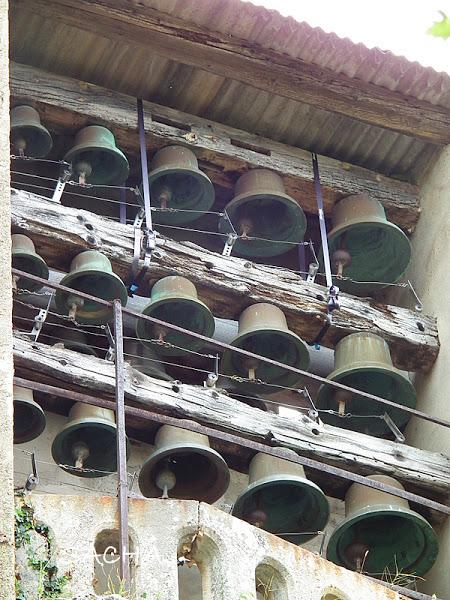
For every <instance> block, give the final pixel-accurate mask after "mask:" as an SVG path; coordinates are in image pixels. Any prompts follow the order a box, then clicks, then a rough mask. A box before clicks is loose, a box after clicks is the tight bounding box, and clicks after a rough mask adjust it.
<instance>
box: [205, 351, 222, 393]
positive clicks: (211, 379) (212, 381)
mask: <svg viewBox="0 0 450 600" xmlns="http://www.w3.org/2000/svg"><path fill="white" fill-rule="evenodd" d="M218 379H219V355H218V354H216V355H215V356H214V373H208V375H207V377H206V380H205V381H204V382H203V387H205V388H213V389H214V388H215V387H216V383H217V381H218Z"/></svg>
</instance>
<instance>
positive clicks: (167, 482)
mask: <svg viewBox="0 0 450 600" xmlns="http://www.w3.org/2000/svg"><path fill="white" fill-rule="evenodd" d="M155 483H156V485H157V486H158V487H159V489H160V490H161V491H162V496H161V498H162V499H164V500H166V499H168V498H169V494H168V492H169V491H170V490H171V489H173V488H174V487H175V485H176V483H177V479H176V477H175V473H174V472H173V471H171V470H170V469H169V467H168V466H167V465H166V466H165V467H164V468H163V469H162V471H160V472H159V473H158V475H157V476H156V480H155Z"/></svg>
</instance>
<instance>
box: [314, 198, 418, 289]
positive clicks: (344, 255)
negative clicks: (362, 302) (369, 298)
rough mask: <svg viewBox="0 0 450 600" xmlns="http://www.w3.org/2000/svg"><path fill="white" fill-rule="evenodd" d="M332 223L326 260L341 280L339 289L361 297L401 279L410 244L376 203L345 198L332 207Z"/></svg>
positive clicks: (372, 200)
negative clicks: (327, 258)
mask: <svg viewBox="0 0 450 600" xmlns="http://www.w3.org/2000/svg"><path fill="white" fill-rule="evenodd" d="M332 220H333V229H332V230H331V231H330V232H329V234H328V243H329V250H330V260H331V263H332V266H334V268H335V271H336V273H337V275H338V277H339V276H343V277H344V278H343V279H341V280H340V281H339V283H338V285H339V288H340V289H341V290H343V291H345V292H348V293H350V294H355V295H359V296H363V295H366V294H369V293H371V292H374V291H376V290H379V289H382V288H383V287H385V286H383V285H380V284H381V283H385V284H389V283H395V282H397V281H398V280H399V279H400V277H402V275H403V274H404V273H405V271H406V269H407V267H408V265H409V263H410V260H411V244H410V241H409V240H408V238H407V237H406V235H405V234H404V233H403V231H402V230H401V229H400V228H399V227H397V225H394V223H390V222H389V221H388V220H387V219H386V214H385V211H384V208H383V206H382V205H381V203H380V202H378V200H374V199H373V198H369V196H367V195H366V194H357V195H355V196H348V197H347V198H344V199H343V200H341V201H340V202H338V203H337V204H336V205H335V206H334V209H333V216H332ZM321 258H322V262H323V257H321ZM346 277H348V278H350V279H352V280H354V281H356V282H361V283H353V282H352V281H348V280H347V279H345V278H346ZM371 282H379V283H371Z"/></svg>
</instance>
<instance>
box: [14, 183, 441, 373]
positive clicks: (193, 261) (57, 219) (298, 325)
mask: <svg viewBox="0 0 450 600" xmlns="http://www.w3.org/2000/svg"><path fill="white" fill-rule="evenodd" d="M11 199H12V225H13V231H15V232H22V233H25V234H27V235H29V236H30V237H31V238H32V239H33V240H34V242H35V244H36V247H37V250H38V252H39V253H40V254H41V255H42V256H43V257H44V258H45V260H46V261H47V262H48V264H49V265H50V266H51V267H53V268H55V269H59V270H61V271H68V270H69V264H70V260H71V259H72V258H73V257H74V256H75V255H76V254H78V253H79V252H80V251H81V250H83V249H97V250H100V251H101V252H103V253H104V254H105V255H106V256H108V258H109V259H110V260H111V262H112V264H113V267H114V270H115V271H116V272H117V273H118V274H119V275H120V276H122V277H126V276H127V275H128V273H129V271H130V267H131V263H132V258H133V241H134V234H133V228H132V226H131V225H123V224H120V223H118V222H115V221H113V220H111V219H108V218H106V217H101V216H98V215H96V214H94V213H90V212H87V211H83V210H78V209H75V208H71V207H66V206H61V205H60V204H56V203H54V202H52V201H51V200H48V199H47V198H43V197H41V196H38V195H36V194H32V193H29V192H25V191H23V190H20V191H19V190H14V189H13V190H11ZM163 241H164V244H163V245H160V246H158V249H157V251H156V252H155V253H154V255H153V258H152V263H151V268H150V270H149V272H148V276H147V281H146V283H147V284H148V285H149V286H150V285H152V284H153V282H154V281H156V280H158V279H160V278H161V277H164V276H166V275H182V276H185V277H187V278H188V279H190V280H191V281H192V282H193V283H194V284H195V285H196V287H197V290H198V292H199V296H200V298H201V299H202V300H203V301H204V302H206V304H207V305H208V306H209V307H210V308H211V310H212V312H213V313H214V315H215V316H216V317H223V318H229V319H237V318H238V317H239V315H240V313H241V312H242V310H243V309H244V308H246V307H247V306H249V305H251V304H254V303H255V302H270V303H272V304H275V305H277V306H279V307H280V308H281V310H283V312H284V313H285V315H286V318H287V321H288V324H289V327H290V328H291V329H292V330H293V331H294V332H295V333H297V334H298V335H300V336H301V337H302V338H303V339H304V340H305V341H310V340H314V339H315V337H316V336H317V333H318V332H319V331H320V330H321V328H322V326H323V324H324V322H325V319H326V294H327V292H326V289H325V288H324V287H322V286H319V285H316V284H310V283H307V282H305V281H303V280H302V279H300V277H299V276H298V275H296V274H295V273H294V272H292V271H288V270H286V269H281V268H277V267H269V266H266V265H258V264H253V263H251V262H249V261H247V260H244V259H240V258H235V257H224V256H222V255H220V254H217V253H214V252H211V251H209V250H205V249H203V248H200V247H198V246H196V245H195V244H192V243H189V242H175V241H172V240H169V239H167V238H165V239H164V240H163ZM356 331H370V332H372V333H376V334H378V335H380V336H381V337H383V338H384V339H386V341H387V342H388V343H389V345H390V349H391V353H392V358H393V361H394V363H395V364H396V366H398V367H399V368H402V369H407V370H409V371H427V370H429V369H430V368H431V366H432V365H433V363H434V361H435V360H436V357H437V354H438V352H439V340H438V332H437V326H436V319H435V318H434V317H431V316H426V315H423V314H420V315H418V314H417V313H415V312H413V311H411V310H408V309H405V308H401V307H397V306H387V305H382V304H379V303H377V302H375V301H374V300H371V299H366V298H365V299H361V298H356V297H354V296H350V295H347V294H342V296H341V309H340V310H339V311H336V312H335V313H334V316H333V322H332V325H331V326H330V328H329V329H328V331H327V333H326V335H325V336H324V338H323V340H322V344H323V345H324V346H328V347H334V346H335V345H336V343H337V342H338V341H339V340H340V339H341V338H342V337H345V336H346V335H348V334H350V333H353V332H356Z"/></svg>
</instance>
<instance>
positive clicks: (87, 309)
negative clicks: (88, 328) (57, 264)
mask: <svg viewBox="0 0 450 600" xmlns="http://www.w3.org/2000/svg"><path fill="white" fill-rule="evenodd" d="M61 285H65V286H67V287H70V288H73V289H74V290H76V291H78V292H83V293H85V294H92V293H93V291H95V294H96V295H97V296H98V297H99V298H101V299H103V300H108V301H110V302H111V301H112V300H115V299H118V300H120V302H121V303H122V306H125V305H126V303H127V300H128V294H127V290H126V288H125V285H124V284H123V281H122V280H121V279H120V277H118V276H117V275H116V274H115V273H102V272H99V271H98V270H96V269H86V270H81V271H80V272H78V273H77V272H74V273H69V274H68V275H66V276H65V277H64V278H63V279H62V280H61ZM70 296H74V297H76V293H75V292H74V293H73V294H71V293H68V292H62V291H61V290H57V291H56V294H55V302H56V306H57V307H58V310H59V311H60V312H61V313H62V314H65V313H67V311H68V310H69V309H70V306H68V300H69V298H70ZM112 312H113V311H112V308H111V307H109V306H103V305H102V304H99V303H98V302H95V301H94V300H84V301H83V304H82V306H80V307H79V308H78V309H77V311H76V316H75V321H77V322H79V323H87V324H88V323H94V324H98V325H101V324H104V323H106V322H108V321H109V320H110V319H111V318H112Z"/></svg>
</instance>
